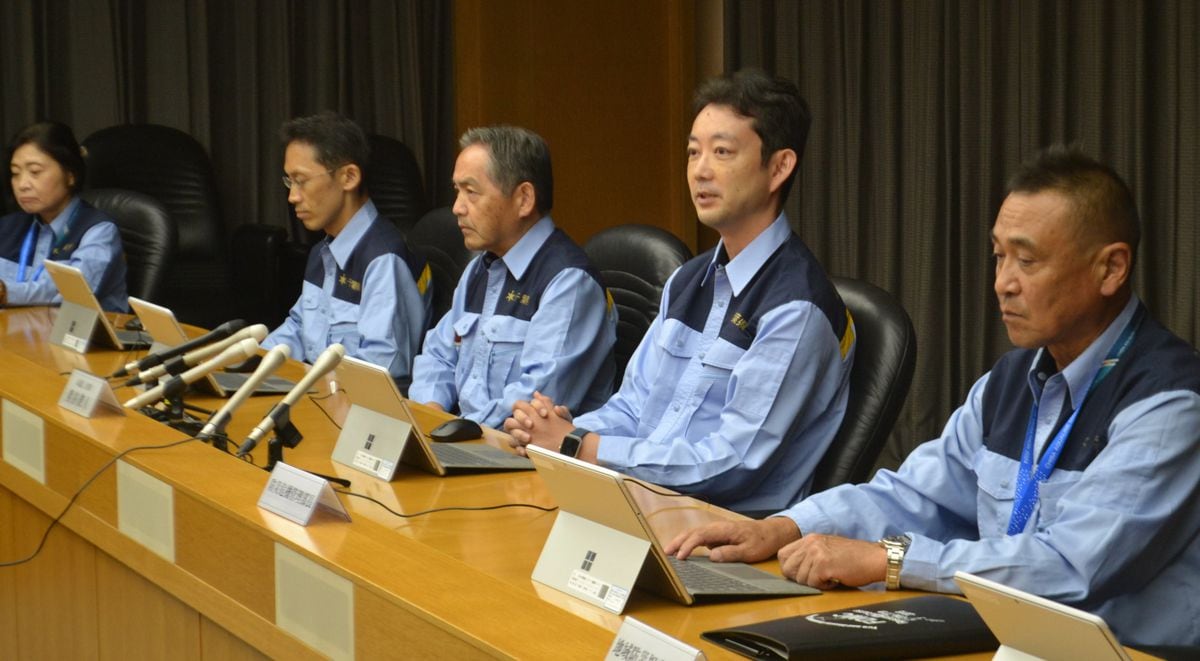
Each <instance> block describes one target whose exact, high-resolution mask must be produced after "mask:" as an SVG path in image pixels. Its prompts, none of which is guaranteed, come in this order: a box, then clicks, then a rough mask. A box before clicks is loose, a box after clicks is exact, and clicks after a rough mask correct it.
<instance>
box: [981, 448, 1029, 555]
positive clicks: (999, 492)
mask: <svg viewBox="0 0 1200 661" xmlns="http://www.w3.org/2000/svg"><path fill="white" fill-rule="evenodd" d="M1019 467H1020V464H1018V463H1017V462H1016V461H1013V460H1012V459H1009V458H1008V457H1004V456H1001V455H998V454H995V453H993V452H988V451H983V452H980V453H979V456H978V458H977V459H976V461H975V475H976V481H977V484H978V487H979V489H978V491H977V493H976V496H975V499H976V503H975V505H976V509H977V510H978V516H977V519H978V521H979V534H980V536H981V537H1001V536H1004V535H1006V534H1008V522H1009V520H1010V519H1011V518H1012V510H1013V498H1014V493H1015V491H1016V483H1017V470H1019Z"/></svg>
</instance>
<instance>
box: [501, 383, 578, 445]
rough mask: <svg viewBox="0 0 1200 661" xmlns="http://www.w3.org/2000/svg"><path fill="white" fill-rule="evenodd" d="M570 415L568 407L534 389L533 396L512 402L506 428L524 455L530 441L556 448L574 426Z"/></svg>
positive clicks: (512, 443) (514, 443) (505, 423)
mask: <svg viewBox="0 0 1200 661" xmlns="http://www.w3.org/2000/svg"><path fill="white" fill-rule="evenodd" d="M571 418H572V416H571V412H570V411H569V410H568V409H567V407H565V406H560V405H556V404H555V403H554V400H552V399H550V398H549V397H547V396H545V395H543V394H542V393H540V392H534V393H533V399H531V400H529V401H519V402H517V403H516V404H513V414H512V416H511V417H509V418H508V419H506V420H505V421H504V431H506V432H508V434H509V437H510V438H511V439H512V440H510V441H509V444H510V445H511V446H512V447H513V448H514V449H515V450H516V452H517V454H519V455H521V456H525V446H526V445H529V444H530V443H532V444H534V445H537V446H539V447H543V448H546V449H547V450H554V451H557V450H558V448H559V447H560V446H562V440H563V437H564V436H566V435H567V434H568V433H570V432H571V430H572V429H574V428H575V426H574V425H573V424H572V423H571Z"/></svg>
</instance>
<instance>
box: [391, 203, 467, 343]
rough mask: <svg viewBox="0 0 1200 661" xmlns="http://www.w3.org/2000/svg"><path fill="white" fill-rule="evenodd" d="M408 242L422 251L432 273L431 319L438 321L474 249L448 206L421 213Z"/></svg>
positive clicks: (446, 307)
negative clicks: (469, 244) (464, 240)
mask: <svg viewBox="0 0 1200 661" xmlns="http://www.w3.org/2000/svg"><path fill="white" fill-rule="evenodd" d="M407 239H408V245H409V246H410V247H412V248H413V249H415V250H418V251H420V253H421V254H422V255H425V261H427V262H428V263H429V271H430V274H431V275H432V276H433V319H431V320H430V325H431V326H432V325H434V324H437V322H438V321H439V320H441V318H442V317H443V316H444V315H445V314H446V313H447V312H449V311H450V303H451V301H452V300H453V299H454V288H455V287H456V286H458V280H459V278H461V277H462V274H463V269H465V268H467V264H468V263H469V262H470V261H471V258H472V257H474V256H475V253H473V252H471V251H470V250H468V249H467V247H466V245H464V244H463V235H462V230H460V229H458V218H457V217H455V215H454V212H452V211H451V210H450V208H449V207H441V208H438V209H434V210H433V211H430V212H429V213H427V214H425V215H424V216H421V219H420V220H418V221H417V224H416V225H414V226H413V228H412V230H411V231H410V232H409V233H408V237H407Z"/></svg>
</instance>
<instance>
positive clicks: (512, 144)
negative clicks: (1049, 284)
mask: <svg viewBox="0 0 1200 661" xmlns="http://www.w3.org/2000/svg"><path fill="white" fill-rule="evenodd" d="M471 145H482V146H484V147H487V150H488V154H489V155H490V156H491V167H490V169H489V171H488V174H489V175H491V177H492V179H493V180H494V181H495V182H496V184H497V185H498V186H500V190H501V191H503V192H504V194H505V195H512V192H513V190H514V189H516V187H517V186H519V185H520V184H521V183H522V182H526V181H528V182H529V183H531V184H533V196H534V201H535V203H536V206H537V210H538V213H539V214H541V215H543V216H544V215H546V214H548V213H550V209H552V208H554V170H553V168H552V167H551V166H550V147H549V145H547V144H546V141H545V140H543V139H542V136H540V135H538V134H536V133H534V132H533V131H530V130H529V129H523V128H520V127H518V126H481V127H477V128H473V129H470V130H468V131H467V132H465V133H463V134H462V137H461V138H459V140H458V146H459V147H460V148H462V149H466V148H467V147H470V146H471Z"/></svg>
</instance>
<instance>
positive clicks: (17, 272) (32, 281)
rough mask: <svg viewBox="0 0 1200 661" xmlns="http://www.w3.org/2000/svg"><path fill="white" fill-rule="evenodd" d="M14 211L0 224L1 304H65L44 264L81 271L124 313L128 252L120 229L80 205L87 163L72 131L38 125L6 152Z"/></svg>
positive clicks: (106, 302) (109, 305) (110, 306)
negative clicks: (66, 265)
mask: <svg viewBox="0 0 1200 661" xmlns="http://www.w3.org/2000/svg"><path fill="white" fill-rule="evenodd" d="M7 153H8V157H9V161H8V163H9V171H10V173H11V175H12V192H13V197H15V198H16V201H17V204H18V205H20V207H21V211H20V212H19V213H14V214H9V215H7V216H4V217H3V218H0V306H17V305H47V304H54V303H58V302H60V301H61V300H62V298H61V297H60V296H59V294H58V289H57V288H56V287H55V286H54V281H53V280H51V279H50V276H49V275H48V274H47V273H46V269H45V267H44V266H42V263H43V262H44V261H45V260H47V259H51V260H54V261H58V262H64V263H66V264H69V265H71V266H74V267H76V268H78V269H79V270H81V271H82V272H83V275H84V277H85V278H86V279H87V281H88V284H89V285H90V286H91V288H92V291H94V292H95V293H96V298H97V300H99V301H100V305H101V306H102V307H103V308H104V309H105V310H113V311H125V310H126V309H127V307H126V305H127V300H128V295H127V294H126V290H125V253H124V251H123V250H122V247H121V235H120V233H118V232H117V226H116V224H115V223H113V221H112V219H111V218H109V217H108V215H106V214H105V213H104V212H102V211H99V210H97V209H96V208H95V207H93V206H91V205H90V204H88V203H87V202H84V201H83V200H81V199H79V195H78V193H79V190H80V189H81V188H82V187H83V180H84V175H85V165H84V162H83V153H82V150H81V149H80V147H79V143H78V142H76V141H75V135H74V134H73V133H72V132H71V129H70V128H69V127H67V126H66V125H64V124H60V123H58V122H38V123H36V124H33V125H30V126H28V127H26V128H24V129H22V130H21V131H20V132H19V133H17V135H16V137H14V138H13V140H12V142H11V143H10V145H9V149H8V152H7Z"/></svg>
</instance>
